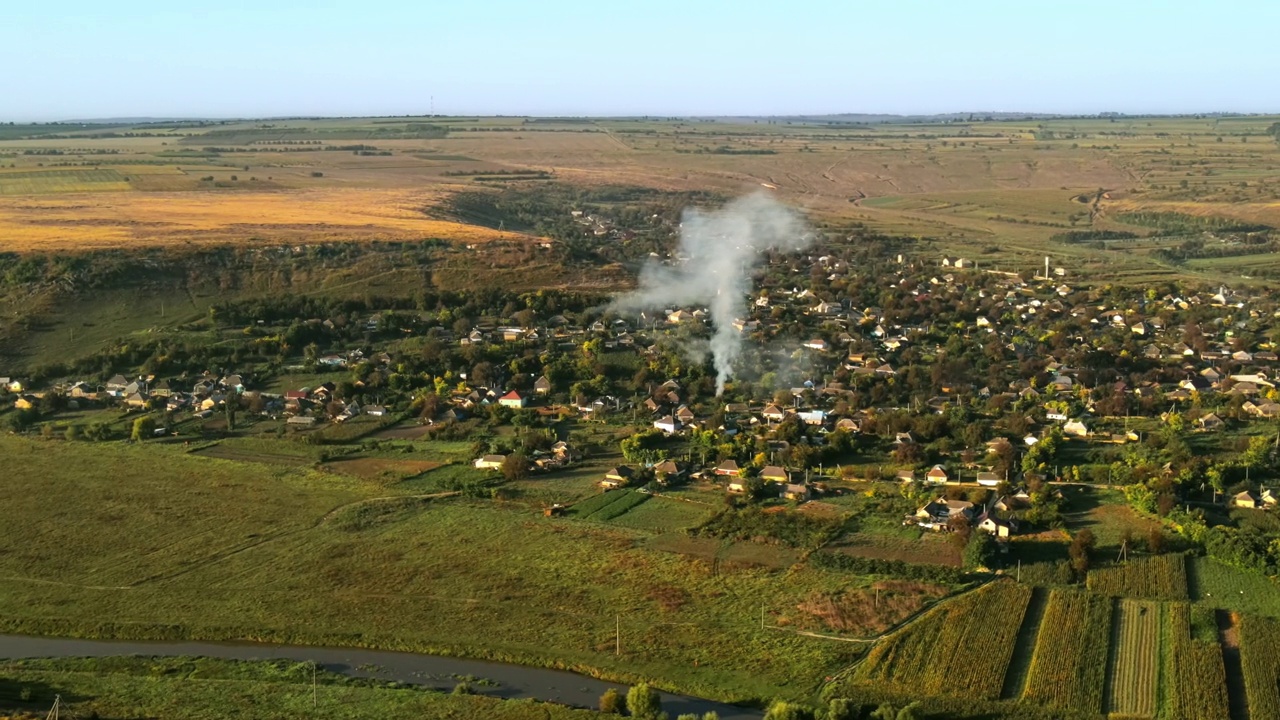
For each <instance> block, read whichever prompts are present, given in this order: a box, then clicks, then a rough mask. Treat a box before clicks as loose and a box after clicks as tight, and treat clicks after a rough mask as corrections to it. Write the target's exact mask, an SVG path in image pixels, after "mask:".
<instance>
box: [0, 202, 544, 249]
mask: <svg viewBox="0 0 1280 720" xmlns="http://www.w3.org/2000/svg"><path fill="white" fill-rule="evenodd" d="M439 197H440V194H439V193H433V192H422V191H410V190H381V189H334V188H324V189H316V190H290V191H277V192H168V193H148V192H129V191H126V192H94V193H61V194H51V195H36V196H32V195H25V196H0V238H3V239H4V245H5V247H6V249H8V250H11V251H30V250H58V249H65V248H69V247H75V248H83V249H88V248H94V249H97V248H115V247H145V246H155V245H173V244H178V243H194V244H207V243H237V244H239V243H262V244H282V243H283V244H288V243H318V242H329V241H340V240H343V241H345V240H416V239H426V238H439V239H443V240H449V241H454V242H460V243H472V242H485V241H490V240H501V239H508V240H516V239H522V238H524V237H525V236H523V235H519V234H517V233H510V232H499V231H497V230H491V229H489V228H484V227H477V226H474V225H466V224H463V223H457V222H448V221H443V220H434V219H431V218H429V217H427V216H426V215H425V214H424V213H423V212H422V210H421V208H423V207H427V206H430V205H432V204H434V203H435V202H437V201H438V199H439Z"/></svg>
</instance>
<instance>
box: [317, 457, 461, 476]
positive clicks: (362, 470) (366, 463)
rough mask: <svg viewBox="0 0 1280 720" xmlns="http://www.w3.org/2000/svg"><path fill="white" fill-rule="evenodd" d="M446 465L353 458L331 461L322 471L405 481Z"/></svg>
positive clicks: (415, 461)
mask: <svg viewBox="0 0 1280 720" xmlns="http://www.w3.org/2000/svg"><path fill="white" fill-rule="evenodd" d="M443 464H444V463H440V462H436V461H434V460H391V459H387V458H352V459H343V460H331V461H329V462H327V463H325V464H324V465H321V466H320V469H321V470H324V471H326V472H331V473H338V474H339V475H350V476H352V477H358V478H365V479H368V480H403V479H406V478H411V477H414V476H416V475H421V474H422V473H424V472H427V471H428V470H434V469H436V468H438V467H440V466H441V465H443Z"/></svg>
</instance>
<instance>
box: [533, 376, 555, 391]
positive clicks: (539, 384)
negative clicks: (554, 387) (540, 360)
mask: <svg viewBox="0 0 1280 720" xmlns="http://www.w3.org/2000/svg"><path fill="white" fill-rule="evenodd" d="M533 391H534V392H536V393H538V394H539V395H549V394H551V381H550V380H548V379H547V376H546V375H543V376H542V377H540V378H538V379H537V380H534V381H533Z"/></svg>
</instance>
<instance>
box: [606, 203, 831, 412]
mask: <svg viewBox="0 0 1280 720" xmlns="http://www.w3.org/2000/svg"><path fill="white" fill-rule="evenodd" d="M812 241H813V237H812V235H811V234H810V232H809V228H808V226H807V225H806V224H805V222H804V220H803V219H801V217H800V216H799V215H798V214H797V213H796V212H795V211H793V210H791V209H790V208H788V207H786V206H785V205H783V204H781V203H779V202H778V201H777V200H774V199H773V198H772V197H770V196H769V195H766V194H765V193H763V192H758V193H754V194H752V195H747V196H745V197H741V198H738V199H736V200H733V201H732V202H730V203H728V204H726V205H725V206H724V207H722V208H720V209H718V210H710V211H703V210H698V209H694V208H691V209H687V210H685V213H684V218H683V221H682V223H681V226H680V249H679V251H678V252H679V255H680V256H682V257H683V258H685V261H684V262H683V263H682V264H680V265H676V266H669V265H664V264H662V263H658V262H650V263H649V264H647V265H646V266H645V267H644V269H643V270H641V272H640V287H639V288H638V289H637V290H635V291H634V292H631V293H628V294H627V295H625V296H623V297H621V298H619V299H618V300H617V301H615V303H614V306H615V307H616V308H617V309H619V310H620V311H624V312H639V311H641V310H649V309H665V308H672V307H686V306H694V305H706V306H707V307H708V309H709V310H710V311H711V321H712V324H713V329H712V336H711V342H710V346H711V355H712V359H713V361H714V363H715V367H716V395H720V394H721V393H723V392H724V385H725V382H726V381H727V380H729V378H731V377H733V372H734V371H733V366H734V362H735V361H737V359H738V358H739V356H741V354H742V336H741V334H740V333H739V332H738V331H737V330H736V329H734V327H733V321H734V319H736V318H739V317H743V316H744V315H745V313H746V306H747V294H748V293H749V292H750V291H751V287H750V285H751V271H752V269H753V268H754V267H755V266H756V264H757V263H758V262H759V260H760V254H761V253H763V252H766V251H769V250H782V251H791V250H801V249H804V248H805V247H808V246H809V244H810V243H811V242H812Z"/></svg>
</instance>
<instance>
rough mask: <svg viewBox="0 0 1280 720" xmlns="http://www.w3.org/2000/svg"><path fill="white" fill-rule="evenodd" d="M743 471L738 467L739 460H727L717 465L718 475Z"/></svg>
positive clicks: (735, 473) (716, 471) (736, 473)
mask: <svg viewBox="0 0 1280 720" xmlns="http://www.w3.org/2000/svg"><path fill="white" fill-rule="evenodd" d="M739 472H741V471H740V470H739V468H738V461H737V460H725V461H724V462H722V463H720V464H719V465H717V466H716V470H715V473H716V474H717V475H738V474H739Z"/></svg>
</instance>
